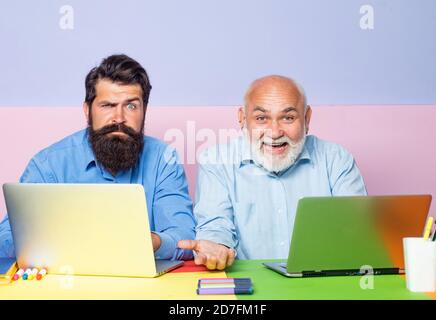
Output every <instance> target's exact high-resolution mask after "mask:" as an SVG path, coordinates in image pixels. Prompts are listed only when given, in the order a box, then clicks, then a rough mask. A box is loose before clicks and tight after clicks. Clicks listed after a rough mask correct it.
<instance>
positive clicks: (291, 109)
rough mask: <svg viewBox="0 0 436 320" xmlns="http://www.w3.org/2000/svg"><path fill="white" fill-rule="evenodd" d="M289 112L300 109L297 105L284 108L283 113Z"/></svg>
mask: <svg viewBox="0 0 436 320" xmlns="http://www.w3.org/2000/svg"><path fill="white" fill-rule="evenodd" d="M288 112H298V110H297V108H295V107H289V108H286V109H283V110H282V113H288Z"/></svg>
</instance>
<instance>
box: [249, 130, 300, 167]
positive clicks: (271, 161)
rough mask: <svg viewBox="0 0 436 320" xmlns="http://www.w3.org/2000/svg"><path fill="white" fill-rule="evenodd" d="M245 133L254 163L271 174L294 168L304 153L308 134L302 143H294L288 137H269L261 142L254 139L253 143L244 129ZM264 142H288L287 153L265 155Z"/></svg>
mask: <svg viewBox="0 0 436 320" xmlns="http://www.w3.org/2000/svg"><path fill="white" fill-rule="evenodd" d="M243 133H244V137H245V139H246V141H248V143H249V145H250V151H251V155H252V157H253V160H254V162H256V163H257V164H258V165H260V166H262V167H263V168H265V170H267V171H269V172H281V171H284V170H286V169H288V168H289V167H290V166H292V165H293V164H294V163H295V161H296V160H297V158H298V156H299V155H300V154H301V152H302V151H303V147H304V143H305V142H306V134H304V135H303V137H302V138H301V139H300V141H298V142H294V141H292V140H291V139H289V138H288V137H286V136H284V137H281V138H279V139H276V140H273V139H271V138H269V137H263V138H261V139H259V140H257V139H256V138H253V141H251V140H250V137H249V135H248V130H247V129H246V128H244V129H243ZM264 141H267V142H272V141H274V142H275V143H284V142H286V143H287V144H288V147H287V148H288V149H287V151H286V153H285V154H284V155H281V156H274V155H272V154H267V155H265V153H264V152H263V151H262V149H261V148H262V144H263V142H264Z"/></svg>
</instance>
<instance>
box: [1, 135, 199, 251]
mask: <svg viewBox="0 0 436 320" xmlns="http://www.w3.org/2000/svg"><path fill="white" fill-rule="evenodd" d="M20 182H22V183H26V182H27V183H31V182H32V183H134V184H142V185H143V186H144V190H145V194H146V200H147V209H148V215H149V221H150V228H151V230H152V231H154V232H155V233H156V234H158V235H159V236H160V238H161V246H160V247H159V249H158V250H157V251H156V252H155V256H156V258H157V259H191V258H192V251H189V250H182V249H179V248H177V242H178V241H179V240H182V239H194V237H195V221H194V217H193V215H192V201H191V199H190V197H189V194H188V184H187V180H186V176H185V172H184V170H183V166H182V165H181V164H180V163H179V161H178V157H177V154H176V151H175V150H174V149H173V148H170V147H168V146H167V145H166V144H164V143H163V142H161V141H159V140H157V139H155V138H152V137H148V136H144V150H143V152H142V154H141V157H140V159H139V163H138V164H137V165H136V166H135V167H134V168H133V169H130V170H128V171H124V172H119V173H118V174H117V175H116V176H115V177H114V176H112V174H110V173H109V172H108V171H106V170H105V168H104V167H102V166H100V165H99V164H98V163H97V162H96V159H95V156H94V153H93V151H92V148H91V146H90V144H89V142H88V131H87V130H86V129H84V130H81V131H79V132H76V133H74V134H73V135H71V136H68V137H66V138H65V139H63V140H61V141H59V142H57V143H55V144H53V145H52V146H50V147H48V148H46V149H44V150H42V151H41V152H39V153H38V154H37V155H36V156H34V157H33V158H32V159H31V160H30V162H29V164H28V166H27V168H26V169H25V171H24V173H23V175H22V176H21V178H20ZM119 232H121V233H122V232H123V230H120V231H119ZM126 250H128V248H126ZM132 254H134V253H132ZM0 256H10V257H11V256H15V252H14V246H13V241H12V236H11V229H10V225H9V220H8V218H7V217H6V218H5V219H4V220H3V221H2V223H1V224H0Z"/></svg>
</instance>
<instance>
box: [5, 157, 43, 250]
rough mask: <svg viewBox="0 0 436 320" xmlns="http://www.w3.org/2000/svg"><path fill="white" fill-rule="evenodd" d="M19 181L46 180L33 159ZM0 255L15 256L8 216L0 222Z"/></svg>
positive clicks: (34, 181) (35, 181)
mask: <svg viewBox="0 0 436 320" xmlns="http://www.w3.org/2000/svg"><path fill="white" fill-rule="evenodd" d="M20 182H21V183H40V182H46V180H45V179H44V177H43V174H42V172H41V170H40V167H39V166H38V165H37V163H36V161H35V160H34V159H32V160H30V162H29V164H28V165H27V167H26V169H25V170H24V172H23V174H22V175H21V178H20ZM0 256H2V257H15V247H14V242H13V239H12V232H11V226H10V224H9V217H8V216H7V214H6V217H5V218H4V219H3V221H2V222H1V223H0Z"/></svg>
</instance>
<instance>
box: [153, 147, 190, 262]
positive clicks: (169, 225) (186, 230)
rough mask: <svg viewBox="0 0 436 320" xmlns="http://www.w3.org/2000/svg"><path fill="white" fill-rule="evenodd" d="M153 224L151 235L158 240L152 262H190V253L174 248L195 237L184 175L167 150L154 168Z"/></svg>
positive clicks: (170, 151) (181, 167)
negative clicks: (156, 174)
mask: <svg viewBox="0 0 436 320" xmlns="http://www.w3.org/2000/svg"><path fill="white" fill-rule="evenodd" d="M153 222H154V225H155V229H156V230H154V233H156V234H157V235H159V236H160V238H161V245H160V247H159V249H158V250H157V251H156V252H155V256H156V259H172V260H175V259H177V260H181V259H183V260H189V259H192V257H193V255H192V251H191V250H184V249H180V248H177V242H178V241H179V240H192V239H194V238H195V220H194V216H193V214H192V201H191V199H190V197H189V193H188V183H187V180H186V176H185V172H184V170H183V166H182V165H181V164H180V162H179V159H178V157H177V153H176V151H175V150H174V149H173V148H171V147H167V149H166V151H165V153H164V154H163V156H162V158H161V160H160V162H159V165H158V177H157V184H156V192H155V195H154V200H153Z"/></svg>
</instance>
